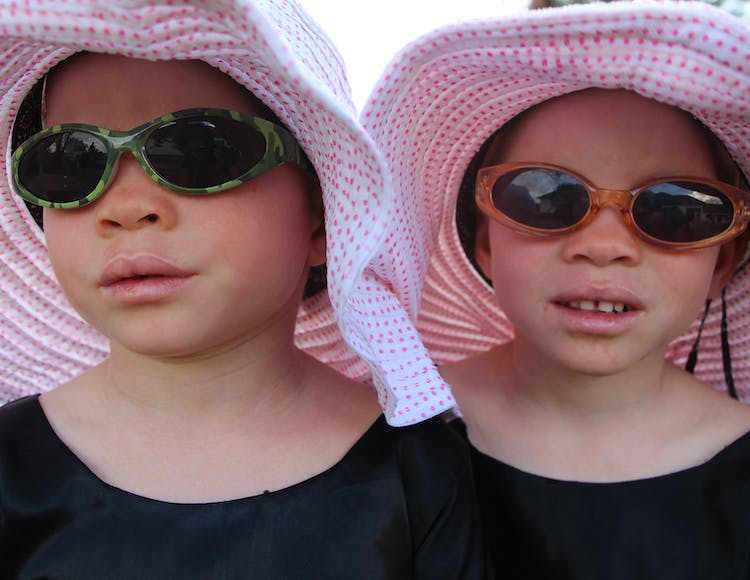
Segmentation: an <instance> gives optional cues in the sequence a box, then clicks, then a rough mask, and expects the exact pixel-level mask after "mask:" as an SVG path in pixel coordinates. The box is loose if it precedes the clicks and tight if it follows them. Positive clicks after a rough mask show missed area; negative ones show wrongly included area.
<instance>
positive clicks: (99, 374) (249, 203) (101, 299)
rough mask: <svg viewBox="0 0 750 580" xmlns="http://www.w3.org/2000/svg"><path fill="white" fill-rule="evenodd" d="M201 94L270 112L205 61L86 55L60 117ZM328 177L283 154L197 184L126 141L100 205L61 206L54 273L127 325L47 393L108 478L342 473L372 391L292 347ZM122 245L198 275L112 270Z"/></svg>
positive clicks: (143, 108)
mask: <svg viewBox="0 0 750 580" xmlns="http://www.w3.org/2000/svg"><path fill="white" fill-rule="evenodd" d="M133 79H138V80H137V82H133ZM186 87H187V89H186ZM191 107H215V108H224V109H231V110H238V111H241V112H245V113H249V114H260V113H261V107H260V106H259V104H258V102H257V101H256V100H255V98H254V97H252V96H251V95H250V94H249V93H247V92H246V91H245V90H244V89H242V88H241V87H240V86H239V85H237V84H235V83H234V82H233V81H232V80H231V79H229V78H228V77H226V76H225V75H223V74H222V73H221V72H219V71H218V70H216V69H213V68H212V67H210V66H209V65H207V64H205V63H201V62H197V61H172V62H156V63H155V62H146V61H141V60H135V59H127V58H124V57H119V56H105V55H84V56H80V57H76V58H75V59H73V60H71V61H70V62H69V63H67V64H66V65H65V66H64V67H63V68H62V69H61V70H60V71H59V72H57V73H56V74H55V75H54V77H53V78H52V79H51V81H50V83H49V85H48V87H47V114H46V119H45V123H46V124H47V125H53V124H58V123H66V122H76V123H88V124H92V125H99V126H102V127H107V128H111V129H130V128H133V127H135V126H137V125H139V124H141V123H144V122H146V121H149V120H151V119H153V118H156V117H159V116H161V115H163V114H165V113H169V112H172V111H177V110H180V109H186V108H191ZM311 189H313V188H312V187H311V186H310V183H309V182H308V181H307V180H306V179H305V178H304V177H303V174H302V172H301V170H300V169H298V168H296V167H294V166H292V165H282V166H280V167H277V168H276V169H274V170H272V171H270V172H268V173H266V174H264V175H262V176H260V177H258V178H255V179H253V180H251V181H250V182H247V183H245V184H243V185H241V186H239V187H237V188H234V189H231V190H228V191H226V192H222V193H219V194H214V195H210V196H193V197H191V196H185V195H180V194H177V193H175V192H172V191H169V190H167V189H164V188H162V187H160V186H159V185H157V184H156V183H154V182H153V181H152V180H151V179H150V178H149V177H148V176H147V174H146V173H145V172H144V171H143V170H142V169H141V167H140V166H139V165H138V164H137V162H136V161H135V159H134V158H132V156H130V155H127V154H125V155H122V156H121V158H120V161H119V167H118V171H117V174H116V176H115V178H114V180H113V181H112V183H111V184H110V186H109V189H108V190H107V192H106V193H105V194H104V195H103V197H101V198H100V199H98V200H97V201H96V202H94V203H92V204H90V205H88V206H86V207H84V208H80V209H76V210H45V214H44V221H45V235H46V238H47V243H48V247H49V251H50V257H51V260H52V263H53V266H54V269H55V273H56V275H57V277H58V279H59V280H60V283H61V285H62V287H63V289H64V290H65V292H66V295H67V296H68V298H69V300H70V301H71V303H72V304H73V305H74V307H75V308H76V309H77V310H78V311H79V312H80V313H81V315H82V316H83V317H84V318H85V319H86V320H87V321H89V322H90V323H91V324H92V325H94V326H95V327H96V328H98V329H99V330H100V331H102V332H103V333H104V334H105V335H107V336H108V337H109V338H110V340H111V356H110V357H109V358H108V359H107V360H106V361H105V362H103V363H102V364H100V365H98V366H97V367H95V368H93V369H92V370H90V371H89V372H87V373H85V374H83V375H82V376H80V377H78V378H76V379H75V380H73V381H71V382H70V383H67V384H64V385H61V386H60V387H58V388H56V389H54V390H52V391H50V392H49V393H46V394H44V395H42V397H41V403H42V407H43V409H44V412H45V414H46V415H47V417H48V419H49V421H50V423H51V424H52V426H53V428H54V430H55V431H56V433H57V434H58V436H59V437H60V438H61V439H62V440H63V441H64V442H65V443H66V444H67V445H68V446H69V447H70V448H71V450H73V451H74V452H75V454H76V455H77V456H78V457H79V458H80V459H81V460H82V461H83V462H84V463H85V464H86V465H87V466H88V467H89V468H90V469H91V470H92V471H93V472H94V473H95V474H96V475H97V476H98V477H99V478H101V479H102V480H104V481H105V482H107V483H109V484H111V485H114V486H116V487H119V488H121V489H124V490H127V491H130V492H132V493H136V494H138V495H142V496H145V497H150V498H154V499H159V500H163V501H171V502H184V503H196V502H211V501H223V500H229V499H235V498H241V497H247V496H252V495H257V494H259V493H262V492H263V491H266V490H278V489H281V488H284V487H287V486H289V485H292V484H294V483H298V482H300V481H303V480H305V479H308V478H310V477H311V476H313V475H315V474H318V473H321V472H322V471H325V470H326V469H328V468H329V467H331V466H332V465H334V464H335V463H337V462H338V461H339V460H340V459H341V458H342V457H343V456H344V455H345V454H346V452H347V451H348V450H349V449H350V448H351V446H352V445H353V444H354V443H355V442H356V441H357V440H358V439H359V438H360V437H361V436H362V434H363V433H364V432H365V431H366V430H367V429H368V428H369V427H370V425H371V424H372V423H373V422H374V421H375V419H376V418H377V417H378V415H379V414H380V407H379V406H378V404H377V400H376V397H375V395H374V393H373V392H372V391H371V390H370V389H368V388H365V387H363V386H362V385H360V384H357V383H354V382H353V381H350V380H348V379H346V378H344V377H342V376H341V375H339V374H338V373H336V372H334V371H333V370H331V369H329V368H328V367H326V366H325V365H322V364H320V363H318V362H317V361H315V360H314V359H312V358H311V357H309V356H308V355H306V354H304V353H303V352H301V351H300V350H298V349H297V348H296V347H295V346H294V344H293V331H294V325H295V319H296V314H297V309H298V305H299V301H300V298H301V295H302V291H303V288H304V283H305V280H306V276H307V272H308V269H309V267H310V266H313V265H317V264H320V263H322V262H323V261H324V260H325V233H324V231H323V228H322V225H321V224H322V216H321V210H320V205H321V204H320V192H319V190H317V189H316V190H314V191H311ZM122 260H124V261H126V262H128V261H130V262H132V261H133V260H135V261H138V260H146V261H150V260H158V261H161V262H164V263H167V264H169V265H170V267H174V268H177V269H179V271H180V272H183V273H184V275H182V274H181V275H180V276H177V277H176V279H175V280H174V287H170V288H166V289H165V288H164V285H161V283H160V282H158V281H157V282H156V283H155V285H153V286H149V282H148V281H143V282H136V283H135V284H134V287H132V288H129V287H127V288H125V289H123V288H117V286H116V285H115V286H114V287H113V286H112V285H107V284H102V281H101V280H102V275H103V272H105V271H106V270H107V268H111V267H112V264H113V263H117V262H118V261H122Z"/></svg>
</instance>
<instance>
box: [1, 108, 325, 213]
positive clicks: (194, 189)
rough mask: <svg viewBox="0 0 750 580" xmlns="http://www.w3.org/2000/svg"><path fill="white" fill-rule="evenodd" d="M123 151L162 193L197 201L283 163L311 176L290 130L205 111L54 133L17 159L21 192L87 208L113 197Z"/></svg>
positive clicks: (38, 200) (16, 184) (35, 199)
mask: <svg viewBox="0 0 750 580" xmlns="http://www.w3.org/2000/svg"><path fill="white" fill-rule="evenodd" d="M123 151H129V152H130V153H132V154H133V156H134V157H135V158H136V159H137V160H138V163H140V165H141V167H143V169H144V171H145V172H146V173H147V174H148V175H149V176H151V178H152V179H153V180H154V181H155V182H156V183H158V184H159V185H162V186H164V187H166V188H167V189H171V190H173V191H177V192H180V193H185V194H191V195H204V194H210V193H216V192H219V191H225V190H227V189H230V188H232V187H236V186H238V185H240V184H241V183H243V182H246V181H249V180H250V179H253V178H254V177H258V176H259V175H262V174H263V173H265V172H267V171H270V170H271V169H273V168H274V167H277V166H278V165H280V164H282V163H294V164H296V165H298V166H300V167H302V168H304V169H308V170H310V169H311V168H310V166H309V161H307V157H306V156H305V154H304V152H303V151H302V149H301V148H300V146H299V145H298V143H297V141H296V140H295V138H294V137H293V136H292V134H291V133H290V132H289V131H288V130H286V129H285V128H283V127H281V126H279V125H277V124H275V123H272V122H271V121H268V120H266V119H261V118H260V117H252V116H250V115H245V114H243V113H237V112H235V111H227V110H224V109H205V108H200V109H186V110H184V111H177V112H176V113H170V114H168V115H164V116H162V117H159V118H158V119H154V120H153V121H149V122H148V123H144V124H143V125H140V126H138V127H136V128H135V129H132V130H130V131H111V130H109V129H105V128H102V127H95V126H93V125H81V124H77V123H70V124H65V125H56V126H54V127H49V128H48V129H45V130H44V131H41V132H39V133H36V134H35V135H33V136H32V137H31V138H29V139H28V140H27V141H25V142H24V143H23V144H21V145H20V146H19V147H18V149H16V151H15V152H14V153H13V157H12V160H11V169H12V184H13V189H14V190H15V191H16V193H17V194H18V195H20V196H21V197H22V198H23V199H25V200H26V201H28V202H30V203H32V204H35V205H39V206H42V207H51V208H58V209H69V208H77V207H80V206H82V205H86V204H87V203H91V202H92V201H94V200H95V199H97V198H98V197H99V196H100V195H102V193H104V191H105V190H106V189H107V186H108V185H109V183H110V182H111V180H112V179H113V177H114V175H115V173H116V166H117V160H118V158H119V155H120V153H121V152H123Z"/></svg>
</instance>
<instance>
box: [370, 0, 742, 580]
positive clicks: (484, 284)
mask: <svg viewBox="0 0 750 580" xmlns="http://www.w3.org/2000/svg"><path fill="white" fill-rule="evenodd" d="M748 38H750V28H748V27H747V25H745V24H744V23H742V22H740V21H739V20H737V19H735V18H733V17H731V16H730V15H728V14H726V13H723V12H721V11H719V10H717V9H713V8H711V7H710V6H706V5H703V4H690V3H676V2H664V3H658V4H657V3H651V4H638V3H613V4H600V5H585V6H575V7H568V8H564V9H550V10H546V11H545V10H543V11H538V12H529V13H527V14H523V15H519V16H513V17H506V18H501V19H498V20H495V21H485V22H473V23H466V24H456V25H453V26H448V27H445V28H443V29H441V30H438V31H435V32H434V33H431V34H429V35H427V36H426V37H424V38H422V39H420V40H418V41H416V42H415V43H413V44H412V45H410V46H408V47H407V48H405V49H404V50H403V51H402V52H401V53H400V55H399V56H398V57H396V59H395V61H394V62H393V63H392V64H391V65H390V67H389V68H388V69H387V70H386V73H385V74H384V75H383V77H382V78H381V80H380V82H379V84H378V85H377V86H376V88H375V91H374V93H373V97H372V99H371V101H370V102H369V103H368V105H367V106H366V107H365V110H364V111H363V116H362V119H363V122H364V124H365V126H366V128H367V129H368V130H369V131H370V132H371V134H372V135H373V136H374V138H375V140H376V141H377V142H378V143H379V144H380V145H381V147H382V148H383V151H384V152H385V153H386V155H387V156H388V158H389V161H390V165H391V169H392V171H393V174H394V180H395V184H394V185H395V187H396V188H397V190H398V191H399V192H400V194H401V196H402V197H403V199H404V201H403V205H404V207H405V210H404V213H406V214H409V215H411V216H414V217H413V219H414V223H415V224H420V225H421V227H418V226H414V227H413V230H414V231H415V232H420V231H421V232H423V233H424V235H423V236H422V238H419V237H417V236H415V239H414V240H413V243H414V245H415V246H416V247H417V248H419V249H420V250H421V251H422V252H423V255H424V256H429V255H430V253H432V255H431V261H430V263H429V272H428V274H427V277H426V285H425V288H424V293H423V302H422V309H421V312H420V322H419V324H418V327H419V328H420V329H421V331H422V334H423V337H424V340H425V344H426V345H427V346H428V348H430V349H431V352H432V353H433V355H434V356H435V357H436V359H437V360H438V361H439V362H441V363H445V364H444V365H443V366H442V367H441V371H442V372H443V374H444V376H445V377H446V379H447V380H448V383H449V384H451V385H452V387H453V388H454V391H455V393H456V398H457V400H458V403H459V406H460V410H461V413H462V415H463V421H464V422H465V425H466V430H467V436H468V439H469V441H470V442H471V444H472V446H473V457H474V466H475V478H476V482H477V486H478V493H479V496H480V510H481V512H482V516H483V519H484V527H485V532H486V540H487V543H488V549H489V550H490V551H491V553H492V558H493V559H494V562H495V568H496V572H497V574H498V577H502V578H518V579H529V578H534V579H537V578H559V579H576V580H585V579H597V580H600V579H603V578H606V579H608V580H612V579H624V578H628V579H636V578H637V579H643V578H674V579H680V580H685V579H688V578H694V579H696V580H697V579H706V578H721V579H722V580H728V579H734V578H736V579H739V578H744V579H746V578H748V577H750V518H748V517H747V509H748V505H750V435H748V434H747V433H748V431H750V409H748V408H747V407H746V406H744V405H741V404H739V403H737V402H736V401H734V400H733V399H732V398H731V397H729V396H727V394H725V393H720V392H717V390H713V389H710V388H708V387H707V386H706V384H705V383H706V382H707V383H711V384H713V385H714V386H715V387H717V389H718V390H719V391H729V393H730V394H732V395H734V396H739V397H740V398H744V400H748V397H750V374H748V370H749V369H750V366H749V365H748V363H750V358H749V355H750V349H748V342H747V328H748V322H750V300H749V298H748V288H749V287H750V278H749V277H748V274H747V271H746V269H745V263H746V262H745V259H744V257H743V255H744V253H745V249H746V233H745V231H746V227H747V222H748V215H750V212H749V208H750V193H748V187H747V176H748V172H749V171H750V69H748V67H747V63H748V61H750V48H748V44H747V39H748ZM498 129H499V130H498ZM474 199H476V204H475V203H474ZM457 208H458V209H457ZM427 224H429V226H428V225H427ZM417 255H418V254H417ZM425 261H426V260H425ZM418 267H419V268H421V269H422V271H425V270H427V268H426V265H425V263H424V262H423V263H421V264H418ZM706 301H708V302H707V305H706ZM696 317H697V319H696ZM511 325H512V327H511ZM511 328H512V330H511ZM691 349H693V351H694V353H692V354H691ZM696 356H697V361H696V359H695V357H696ZM462 357H464V358H462ZM665 357H666V358H665ZM685 366H687V367H688V370H692V369H693V368H694V370H695V376H693V375H691V374H690V373H689V372H688V371H686V370H683V368H684V367H685ZM699 379H700V380H699Z"/></svg>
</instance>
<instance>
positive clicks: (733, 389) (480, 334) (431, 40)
mask: <svg viewBox="0 0 750 580" xmlns="http://www.w3.org/2000/svg"><path fill="white" fill-rule="evenodd" d="M593 87H599V88H621V89H627V90H631V91H635V92H637V93H640V94H641V95H643V96H645V97H648V98H651V99H655V100H657V101H660V102H663V103H666V104H669V105H674V106H676V107H679V108H681V109H684V110H686V111H688V112H689V113H691V114H692V115H693V116H694V117H696V118H697V119H698V120H699V121H701V122H702V123H703V124H704V125H705V126H706V127H708V128H709V129H710V130H711V131H712V132H713V133H715V134H716V135H717V136H718V138H719V139H720V140H721V141H722V143H723V144H724V146H725V147H726V149H727V150H728V151H729V153H730V154H731V156H732V157H733V159H734V160H735V161H736V163H737V164H738V166H739V167H740V169H741V170H742V171H743V173H744V175H745V176H746V177H747V176H748V175H750V28H749V27H748V25H747V24H746V23H744V22H743V21H741V20H740V19H738V18H736V17H733V16H731V15H730V14H728V13H726V12H724V11H721V10H719V9H717V8H714V7H712V6H710V5H707V4H705V3H700V2H695V3H694V2H678V1H670V2H613V3H606V4H603V3H593V4H581V5H569V6H566V7H563V8H550V9H541V10H533V11H528V12H524V13H518V14H515V15H507V16H503V17H498V18H496V19H487V20H476V21H470V22H461V23H456V24H452V25H448V26H445V27H443V28H440V29H438V30H435V31H433V32H430V33H428V34H426V35H424V36H422V37H421V38H419V39H417V40H415V41H414V42H412V43H411V44H409V45H407V46H406V47H405V48H404V49H402V51H401V52H400V53H399V54H397V55H396V57H394V59H393V60H392V62H391V63H390V64H389V65H388V67H387V68H386V69H385V71H384V73H383V75H382V76H381V78H380V80H379V81H378V83H377V84H376V86H375V88H374V90H373V92H372V94H371V96H370V98H369V100H368V102H367V103H366V104H365V107H364V109H363V111H362V115H361V119H362V122H363V125H364V126H365V128H366V129H367V130H368V131H369V132H370V134H371V135H372V136H373V138H374V139H375V141H376V142H377V143H378V145H379V146H380V147H381V149H382V150H383V152H384V154H385V155H386V157H387V159H388V163H389V166H390V169H391V173H392V176H393V181H394V183H393V186H394V189H395V190H396V192H397V196H398V197H399V198H400V204H401V205H402V206H403V210H402V212H401V217H402V219H404V220H410V224H411V225H410V228H409V229H410V230H411V231H413V232H414V234H413V236H412V239H411V242H412V246H413V248H414V250H413V253H412V256H413V260H414V261H415V262H416V264H415V265H414V266H413V269H414V270H415V271H419V272H423V273H424V276H425V279H424V289H423V292H422V295H421V306H420V311H419V318H418V321H417V328H418V329H419V331H420V332H421V334H422V337H423V340H424V343H425V345H426V346H427V347H428V350H429V352H430V354H431V355H432V357H433V359H434V360H435V361H436V363H438V364H440V363H443V362H446V361H454V360H459V359H462V358H465V357H467V356H469V355H471V354H474V353H478V352H481V351H485V350H487V349H489V348H491V347H493V346H495V345H498V344H502V343H504V342H507V341H509V340H510V339H511V338H512V336H513V330H512V326H511V324H510V323H509V322H508V320H507V318H506V317H505V315H504V314H503V312H502V311H501V309H500V308H499V307H498V306H497V303H496V301H495V299H494V295H493V290H492V288H491V287H490V286H489V285H488V283H487V282H485V281H484V279H483V278H482V276H481V275H480V274H479V273H478V272H477V271H476V269H475V268H474V267H473V266H472V264H471V262H470V260H469V258H468V257H467V255H466V252H465V251H464V250H463V248H462V245H461V241H460V239H459V233H458V231H457V226H456V205H457V203H456V202H457V196H458V193H459V189H460V187H461V184H462V180H463V178H464V175H465V174H466V172H467V167H468V166H469V164H470V162H471V160H472V158H473V157H474V155H475V154H476V153H477V151H478V150H479V148H480V147H481V145H482V144H483V143H484V142H485V141H486V140H487V139H488V138H489V137H490V136H491V135H492V134H493V133H494V132H495V130H496V129H497V128H499V127H500V126H501V125H503V124H504V123H505V122H507V121H508V120H510V119H512V118H513V117H515V116H516V115H518V114H519V113H521V112H522V111H524V110H526V109H528V108H530V107H532V106H534V105H535V104H537V103H540V102H542V101H545V100H548V99H550V98H553V97H556V96H560V95H563V94H566V93H570V92H574V91H578V90H582V89H586V88H593ZM745 264H746V262H745V261H744V260H743V261H742V262H741V264H740V266H739V267H738V270H737V271H736V272H735V274H734V276H733V278H732V280H731V283H730V284H729V286H728V287H727V288H726V289H725V291H724V296H723V299H720V300H714V301H713V303H711V304H710V306H709V307H708V309H707V311H706V313H705V318H704V317H703V316H699V317H698V319H696V321H695V323H694V324H692V326H691V327H690V328H689V329H688V330H687V332H686V333H685V334H684V335H683V336H681V337H679V338H677V339H676V340H675V341H674V342H673V343H672V344H671V345H670V347H669V349H668V353H667V357H668V358H669V359H670V360H673V361H675V363H676V364H679V365H683V366H685V365H687V366H688V367H689V368H693V367H694V372H695V374H696V376H697V377H699V378H700V379H702V380H703V381H706V382H708V383H710V384H711V385H713V386H714V387H715V388H717V389H719V390H728V391H729V392H730V393H732V394H733V395H735V396H738V398H740V399H741V400H745V401H750V272H748V268H746V267H745ZM501 283H502V281H498V280H495V284H501ZM414 287H417V288H418V287H419V284H418V283H416V284H415V285H414ZM419 299H420V297H419V296H417V295H411V296H410V300H411V301H415V302H417V303H418V301H419ZM701 324H702V331H701ZM699 335H700V341H699V343H698V342H697V339H698V337H699ZM696 344H699V346H698V347H697V350H696ZM696 354H697V361H696V360H695V356H696Z"/></svg>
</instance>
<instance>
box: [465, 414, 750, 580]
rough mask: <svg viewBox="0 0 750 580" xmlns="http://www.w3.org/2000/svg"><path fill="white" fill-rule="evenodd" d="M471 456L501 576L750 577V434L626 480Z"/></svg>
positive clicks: (523, 579) (584, 579)
mask: <svg viewBox="0 0 750 580" xmlns="http://www.w3.org/2000/svg"><path fill="white" fill-rule="evenodd" d="M458 428H459V429H460V430H463V431H464V432H465V428H464V427H463V426H462V425H459V426H458ZM472 460H473V464H474V472H475V480H476V484H477V494H478V496H479V504H480V511H481V513H482V518H483V527H484V531H485V542H486V544H487V549H488V551H489V553H490V558H491V559H492V560H493V561H494V563H495V569H496V571H497V576H498V578H500V579H503V580H506V579H507V580H529V579H534V580H537V579H539V580H544V579H554V580H650V579H659V580H740V579H742V580H747V579H748V578H750V434H745V435H744V436H742V437H741V438H739V439H738V440H737V441H735V442H734V443H732V444H730V445H729V446H727V447H726V448H725V449H724V450H722V451H721V452H720V453H718V454H717V455H716V456H715V457H714V458H712V459H711V460H709V461H708V462H706V463H705V464H703V465H700V466H697V467H693V468H690V469H685V470H683V471H679V472H676V473H672V474H669V475H663V476H659V477H653V478H649V479H641V480H635V481H627V482H620V483H580V482H574V481H560V480H555V479H550V478H547V477H540V476H536V475H532V474H529V473H526V472H523V471H520V470H519V469H516V468H514V467H511V466H510V465H507V464H505V463H502V462H500V461H497V460H496V459H493V458H492V457H489V456H487V455H484V454H483V453H481V452H480V451H478V450H476V449H474V448H472Z"/></svg>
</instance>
